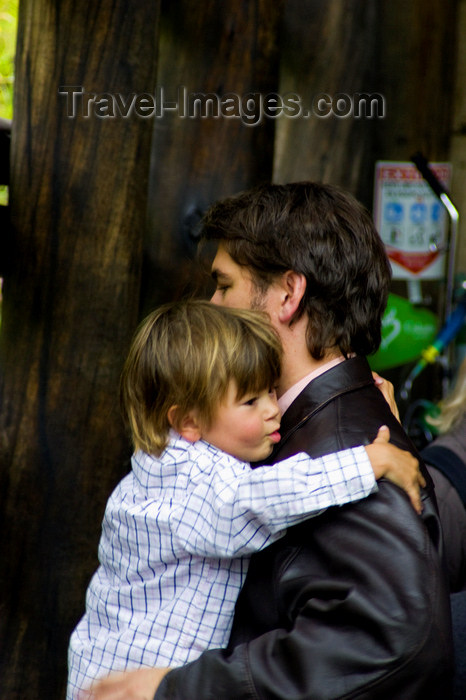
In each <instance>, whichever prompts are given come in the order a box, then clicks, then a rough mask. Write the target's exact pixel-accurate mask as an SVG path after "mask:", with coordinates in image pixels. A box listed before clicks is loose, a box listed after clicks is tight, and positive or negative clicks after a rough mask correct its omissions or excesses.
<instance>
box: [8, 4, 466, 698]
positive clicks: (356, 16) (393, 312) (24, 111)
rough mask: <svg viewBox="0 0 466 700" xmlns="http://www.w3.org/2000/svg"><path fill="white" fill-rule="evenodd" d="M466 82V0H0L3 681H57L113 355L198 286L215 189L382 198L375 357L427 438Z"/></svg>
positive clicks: (101, 480)
mask: <svg viewBox="0 0 466 700" xmlns="http://www.w3.org/2000/svg"><path fill="white" fill-rule="evenodd" d="M465 84H466V1H465V0H444V2H442V3H440V2H438V1H436V0H422V2H421V0H412V2H409V3H406V2H402V1H401V0H391V1H390V2H384V1H383V0H371V2H367V1H366V0H278V1H277V2H274V3H270V2H266V1H265V0H255V1H252V0H224V1H223V2H221V3H220V2H212V1H211V0H206V1H205V2H203V3H198V2H194V1H193V0H171V1H170V2H169V1H168V0H147V1H146V2H136V1H135V0H94V1H93V2H92V3H91V2H86V1H85V0H82V1H81V2H75V0H60V1H59V2H58V1H57V0H54V1H52V0H34V2H33V0H19V3H18V2H13V1H5V0H0V180H1V181H0V278H1V279H2V280H3V300H2V307H1V308H2V311H1V313H2V317H1V332H0V528H1V529H0V531H1V538H0V541H1V544H0V547H1V554H0V679H1V680H0V697H1V698H2V700H37V698H47V699H48V700H60V699H62V698H63V697H64V690H65V684H66V652H67V644H68V638H69V634H70V632H71V630H72V628H73V627H74V625H75V624H76V622H77V621H78V619H79V618H80V616H81V615H82V613H83V610H84V594H85V590H86V586H87V583H88V581H89V578H90V576H91V574H92V573H93V571H94V569H95V568H96V565H97V543H98V539H99V536H100V523H101V518H102V515H103V510H104V506H105V503H106V500H107V498H108V495H109V493H110V491H111V489H112V488H113V486H114V485H115V484H116V482H117V481H118V480H119V479H120V478H121V477H122V475H123V474H124V473H125V472H126V471H127V470H128V468H129V457H130V444H129V442H128V439H127V436H126V434H125V432H124V430H123V426H122V422H121V418H120V414H119V408H118V380H119V374H120V370H121V367H122V363H123V359H124V357H125V354H126V352H127V350H128V345H129V342H130V338H131V336H132V334H133V332H134V330H135V327H136V324H137V323H138V321H139V320H140V319H141V318H142V316H143V315H144V314H145V313H146V312H147V311H148V310H149V309H151V308H153V307H154V306H155V305H157V304H159V303H162V302H165V301H167V300H170V299H174V298H177V297H179V296H182V295H183V294H187V293H193V292H196V293H198V294H207V293H208V275H207V274H206V267H207V261H203V260H198V259H197V257H196V247H197V231H198V224H199V221H200V218H201V216H202V214H203V212H204V211H205V209H206V208H207V207H208V206H209V205H210V204H211V203H212V202H213V201H215V200H216V199H218V198H220V197H223V196H227V195H230V194H232V193H234V192H237V191H239V190H242V189H245V188H248V187H250V186H252V185H255V184H258V183H260V182H265V181H273V182H277V183H280V182H288V181H293V180H302V179H310V180H318V181H325V182H329V183H333V184H337V185H341V186H343V187H345V188H346V189H348V190H350V191H351V192H352V193H353V194H354V195H356V197H358V198H359V199H360V200H361V201H362V202H363V203H364V204H365V205H366V206H367V207H368V208H369V209H370V210H371V211H372V212H373V213H374V217H375V218H377V225H378V226H379V230H380V232H381V235H383V237H384V241H385V242H386V243H387V250H388V251H389V252H390V253H391V256H392V260H393V268H394V280H393V288H392V295H391V298H390V302H389V307H388V309H387V313H386V317H385V319H384V342H383V344H382V348H381V351H380V352H379V354H378V355H377V356H376V357H375V358H373V359H372V362H373V366H374V367H375V368H376V369H378V371H380V372H381V373H382V374H383V375H384V376H388V377H389V378H390V379H391V380H392V381H393V382H394V384H395V387H396V390H397V395H398V400H399V404H400V409H401V412H402V415H403V418H404V419H406V420H407V421H408V423H409V426H408V427H409V429H410V430H411V431H412V434H413V437H414V438H415V439H416V440H417V441H419V443H421V444H422V443H425V441H426V440H429V439H430V437H429V436H427V437H426V434H425V430H424V415H425V412H426V411H431V410H433V407H434V408H435V406H436V404H437V402H438V401H439V399H441V398H442V396H443V395H444V393H445V392H447V391H448V390H449V387H450V386H451V385H452V384H453V383H454V381H455V376H456V372H457V369H458V367H459V365H460V363H461V360H462V358H463V357H464V354H465V345H466V340H465V330H464V317H465V313H466V311H465V307H466V302H465V301H464V299H465V297H464V293H465V278H466V233H465V226H466V189H465V184H466V90H465V87H464V86H465ZM196 95H197V98H198V99H199V101H198V102H197V103H196V104H197V109H198V110H201V111H197V112H196V111H195V99H196V97H195V96H196ZM209 96H210V98H209ZM361 96H362V97H361ZM209 99H210V102H209ZM202 110H204V111H202ZM416 153H417V154H421V156H422V157H418V158H417V166H416V165H415V164H414V163H413V161H412V157H413V155H414V154H416ZM387 162H388V163H394V164H396V165H395V166H393V167H392V166H390V168H391V170H387V171H385V170H384V169H383V168H384V165H383V164H384V163H387ZM422 164H424V166H423V167H424V174H425V172H426V167H427V165H426V164H428V168H429V169H428V170H427V174H429V172H431V173H434V174H435V172H436V173H437V174H438V176H439V180H437V182H440V185H439V186H438V187H437V191H436V192H435V191H434V190H435V178H434V181H433V185H434V190H433V189H432V181H431V186H429V184H428V183H427V180H426V179H423V177H422V175H421V170H420V166H422ZM435 164H442V167H441V168H440V170H439V168H437V166H435ZM387 167H388V166H387ZM442 168H443V169H442ZM421 169H422V167H421ZM384 173H385V175H384ZM387 173H388V174H387ZM445 194H447V196H446V197H443V199H441V196H442V195H445ZM408 204H409V211H410V218H409V222H408V219H407V216H408V215H407V214H406V217H405V214H404V213H403V212H404V209H406V211H407V208H408ZM405 205H406V206H405ZM423 212H427V214H426V215H425V216H426V217H427V218H425V217H424V214H423ZM404 217H405V218H404ZM408 223H409V226H408ZM405 224H406V226H405ZM395 331H396V332H395ZM421 446H422V445H421Z"/></svg>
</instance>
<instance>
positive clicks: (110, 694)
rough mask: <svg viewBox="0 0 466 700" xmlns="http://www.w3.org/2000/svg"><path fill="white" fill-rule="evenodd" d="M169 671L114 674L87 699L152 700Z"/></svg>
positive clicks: (90, 693) (148, 670) (94, 687)
mask: <svg viewBox="0 0 466 700" xmlns="http://www.w3.org/2000/svg"><path fill="white" fill-rule="evenodd" d="M168 671H170V669H169V668H140V669H138V670H137V671H125V672H123V673H113V674H111V675H110V676H108V677H107V678H103V679H102V680H100V681H97V682H96V683H95V684H94V685H93V686H92V688H91V690H90V692H89V694H88V695H87V697H88V698H89V700H152V699H153V697H154V695H155V691H156V690H157V688H158V687H159V684H160V682H161V680H162V678H163V677H164V676H165V674H167V673H168ZM84 697H86V696H83V700H84ZM80 700H81V699H80Z"/></svg>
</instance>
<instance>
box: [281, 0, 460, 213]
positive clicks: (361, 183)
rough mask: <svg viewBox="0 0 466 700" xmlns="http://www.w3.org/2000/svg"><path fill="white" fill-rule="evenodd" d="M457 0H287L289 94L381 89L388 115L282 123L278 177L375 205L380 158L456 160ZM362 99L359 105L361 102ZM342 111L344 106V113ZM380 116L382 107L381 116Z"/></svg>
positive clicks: (307, 100) (285, 86) (306, 97)
mask: <svg viewBox="0 0 466 700" xmlns="http://www.w3.org/2000/svg"><path fill="white" fill-rule="evenodd" d="M455 16H456V3H455V2H449V3H438V2H435V1H434V0H429V1H428V2H421V0H416V2H412V3H403V2H402V1H401V0H395V2H385V1H384V0H376V1H374V2H365V0H342V1H341V0H305V2H299V1H298V0H288V1H287V4H286V12H285V23H284V31H283V40H282V46H281V51H280V60H281V82H280V90H281V92H282V93H283V92H288V91H292V92H295V93H298V94H299V95H300V96H301V97H302V99H303V102H304V104H305V106H306V107H307V108H308V109H309V108H310V107H311V106H312V101H313V98H315V96H316V95H318V94H320V93H326V94H328V95H329V96H330V97H335V96H336V95H337V94H339V93H343V94H345V95H347V96H349V97H350V98H352V99H353V98H354V96H355V95H356V94H358V93H369V94H371V93H373V94H378V95H382V96H383V97H384V102H385V110H384V112H383V113H384V115H385V116H384V118H381V119H379V118H372V119H367V118H364V117H360V118H355V116H354V114H353V115H348V116H343V117H339V116H335V115H333V114H330V115H329V116H326V117H325V118H323V117H321V116H317V115H316V114H315V113H314V112H313V111H312V109H310V110H309V111H310V116H309V117H308V118H297V119H282V120H280V121H279V122H278V124H277V126H278V128H277V139H276V149H275V162H274V179H275V181H277V182H288V181H291V180H299V179H310V180H317V181H325V182H332V183H333V184H338V185H341V186H343V187H345V188H347V189H349V190H350V191H352V192H353V193H354V194H355V195H356V196H357V197H358V198H359V199H361V200H362V201H363V202H364V203H365V204H366V206H368V207H369V208H371V207H372V197H373V182H374V166H375V162H376V160H381V159H385V160H405V161H406V160H408V161H409V159H410V157H411V155H412V153H413V152H415V151H417V150H422V151H424V152H425V153H426V154H427V155H428V157H429V158H430V159H431V160H435V159H445V158H447V157H448V139H449V132H450V127H451V117H450V115H451V109H452V100H453V78H454V68H453V66H454V64H455ZM354 104H356V102H354ZM343 113H344V110H343ZM379 114H381V112H379Z"/></svg>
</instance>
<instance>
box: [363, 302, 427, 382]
mask: <svg viewBox="0 0 466 700" xmlns="http://www.w3.org/2000/svg"><path fill="white" fill-rule="evenodd" d="M437 329H438V319H437V316H436V315H435V314H434V313H432V311H429V309H424V308H422V307H418V306H413V304H411V302H409V301H408V299H404V298H403V297H400V296H398V295H397V294H389V296H388V304H387V308H386V310H385V313H384V316H383V319H382V342H381V344H380V348H379V350H378V351H377V352H376V353H375V355H372V356H371V357H369V364H370V366H371V368H372V369H373V370H375V371H376V372H380V371H381V370H384V369H391V368H393V367H398V366H399V365H404V364H406V363H409V362H412V361H414V360H417V359H418V358H419V357H420V355H421V352H422V350H423V349H424V348H425V347H427V346H428V345H430V343H431V342H432V341H433V339H434V338H435V334H436V332H437Z"/></svg>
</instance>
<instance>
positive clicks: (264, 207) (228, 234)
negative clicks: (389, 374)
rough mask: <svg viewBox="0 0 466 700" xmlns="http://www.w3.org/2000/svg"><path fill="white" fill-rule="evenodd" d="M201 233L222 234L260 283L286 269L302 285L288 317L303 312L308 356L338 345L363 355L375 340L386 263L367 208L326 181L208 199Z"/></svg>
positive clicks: (382, 304) (387, 274) (212, 237)
mask: <svg viewBox="0 0 466 700" xmlns="http://www.w3.org/2000/svg"><path fill="white" fill-rule="evenodd" d="M201 237H202V238H204V239H208V240H218V241H222V243H223V245H224V247H225V250H226V251H227V252H228V253H229V255H230V256H231V257H232V258H233V260H234V261H235V262H236V263H237V264H239V265H245V266H246V267H248V268H249V269H250V271H251V274H252V276H253V280H254V283H255V285H256V286H257V287H258V289H259V290H264V291H265V289H266V288H267V287H268V286H269V285H270V284H271V283H272V282H273V280H274V279H275V278H276V277H277V276H279V275H281V274H283V273H284V272H286V271H287V270H293V271H294V272H298V273H302V274H303V275H304V276H305V278H306V282H307V286H306V292H305V294H304V296H303V299H302V301H301V304H300V307H299V309H298V311H297V314H296V316H295V318H299V317H301V316H302V315H303V314H304V313H306V314H307V316H308V319H309V321H308V326H307V345H308V349H309V352H310V353H311V355H312V357H314V358H315V359H321V358H322V357H323V356H324V354H325V351H326V350H328V349H330V348H332V347H335V346H337V347H339V348H340V351H341V352H342V353H343V355H345V356H346V355H348V354H349V353H356V354H358V355H368V354H370V353H372V352H375V351H376V350H377V348H378V347H379V345H380V340H381V319H382V314H383V311H384V309H385V306H386V303H387V296H388V291H389V286H390V279H391V270H390V264H389V262H388V259H387V256H386V253H385V249H384V245H383V243H382V240H381V239H380V237H379V235H378V233H377V231H376V229H375V226H374V224H373V222H372V219H371V216H370V214H369V213H368V211H367V210H366V209H365V208H364V207H363V205H362V204H360V203H359V202H358V201H357V200H356V199H355V198H354V197H353V196H352V195H350V194H349V193H348V192H345V191H344V190H341V189H340V188H338V187H335V186H332V185H324V184H317V183H313V182H297V183H291V184H288V185H260V186H259V187H256V188H254V189H252V190H250V191H248V192H243V193H240V194H238V195H236V196H233V197H229V198H228V199H225V200H222V201H220V202H217V203H216V204H214V205H213V206H212V207H211V208H210V209H209V210H208V211H207V212H206V214H205V217H204V220H203V229H202V232H201Z"/></svg>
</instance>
